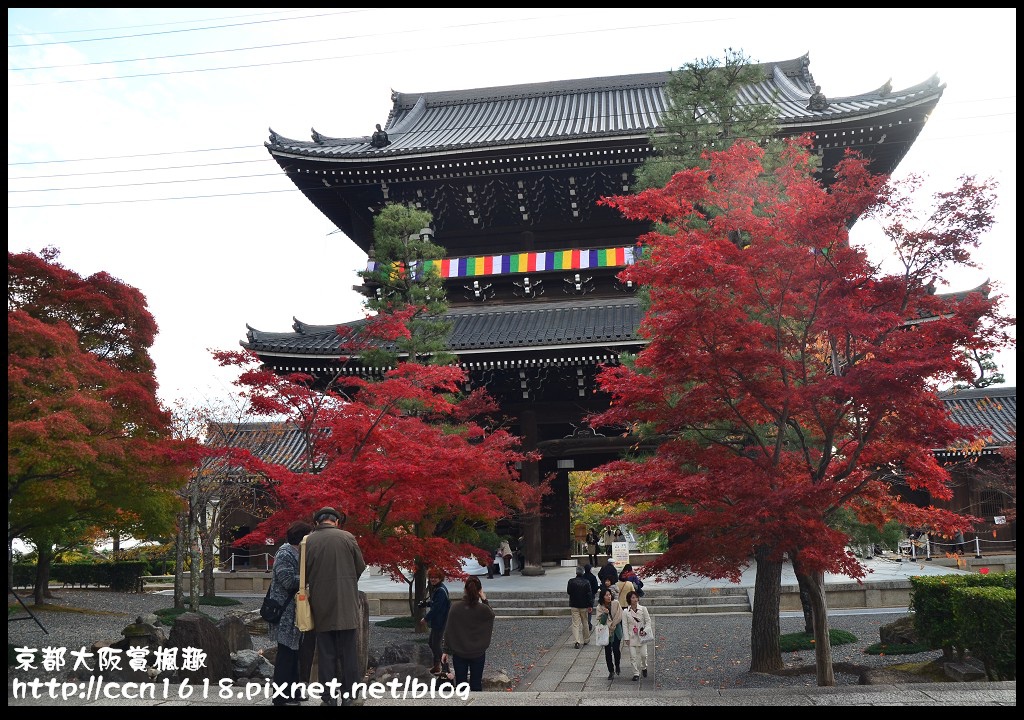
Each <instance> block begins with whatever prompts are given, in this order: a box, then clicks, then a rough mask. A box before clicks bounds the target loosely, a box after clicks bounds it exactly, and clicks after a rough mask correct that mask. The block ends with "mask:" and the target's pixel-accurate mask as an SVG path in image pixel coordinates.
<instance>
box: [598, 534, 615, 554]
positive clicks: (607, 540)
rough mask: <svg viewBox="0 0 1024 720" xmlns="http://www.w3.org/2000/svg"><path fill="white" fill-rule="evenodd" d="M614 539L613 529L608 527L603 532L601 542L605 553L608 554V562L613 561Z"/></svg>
mask: <svg viewBox="0 0 1024 720" xmlns="http://www.w3.org/2000/svg"><path fill="white" fill-rule="evenodd" d="M614 540H615V535H614V534H613V533H612V529H611V528H610V527H606V528H605V529H604V532H603V533H602V534H601V544H602V545H604V553H605V555H607V556H608V562H611V561H612V542H613V541H614Z"/></svg>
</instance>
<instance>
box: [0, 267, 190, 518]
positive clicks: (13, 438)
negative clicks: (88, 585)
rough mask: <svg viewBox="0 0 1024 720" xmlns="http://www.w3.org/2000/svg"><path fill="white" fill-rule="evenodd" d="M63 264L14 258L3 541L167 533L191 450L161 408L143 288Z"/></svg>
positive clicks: (10, 283)
mask: <svg viewBox="0 0 1024 720" xmlns="http://www.w3.org/2000/svg"><path fill="white" fill-rule="evenodd" d="M56 257H57V253H56V251H54V250H48V251H45V252H44V253H43V254H42V255H41V256H39V255H35V254H33V253H29V252H25V253H17V254H15V253H8V254H7V293H8V295H7V297H8V304H7V307H8V310H7V345H8V361H7V383H8V395H7V397H8V400H7V420H8V422H7V442H8V453H7V478H8V480H7V487H8V500H9V505H8V513H9V515H8V537H36V536H38V534H39V533H41V532H50V533H53V532H56V533H58V534H59V533H64V534H65V535H66V533H67V531H68V529H69V528H68V526H69V524H71V523H76V524H78V525H79V526H80V527H81V526H85V525H92V526H95V527H97V528H100V529H111V528H118V529H119V530H122V531H132V530H135V531H142V530H148V531H153V532H159V531H165V530H167V529H169V527H170V525H171V522H172V520H173V515H174V511H175V509H176V507H177V499H176V495H175V491H176V490H177V488H178V487H179V486H180V485H181V484H182V483H183V482H184V481H185V479H186V478H187V474H188V470H187V468H188V465H189V464H190V463H191V462H192V461H193V460H194V458H195V457H196V454H195V449H196V446H195V444H194V443H182V442H178V441H174V440H171V439H170V430H169V422H170V415H169V414H168V413H167V412H166V411H164V410H163V409H162V408H161V407H160V405H159V403H158V402H157V399H156V379H155V377H154V374H153V370H154V366H153V362H152V360H151V358H150V356H149V347H150V345H152V343H153V339H154V336H155V333H156V323H155V322H154V320H153V317H152V315H151V314H150V313H149V311H148V310H147V309H146V301H145V297H144V296H143V295H142V293H140V292H139V291H138V290H137V289H136V288H133V287H131V286H129V285H127V284H125V283H123V282H121V281H119V280H117V279H115V278H112V277H111V276H110V275H108V274H106V273H97V274H96V275H93V276H91V277H88V278H82V277H80V276H79V275H77V274H76V273H74V272H73V271H71V270H68V269H67V268H64V267H63V266H61V265H60V264H58V263H57V262H56Z"/></svg>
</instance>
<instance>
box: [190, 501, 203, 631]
mask: <svg viewBox="0 0 1024 720" xmlns="http://www.w3.org/2000/svg"><path fill="white" fill-rule="evenodd" d="M195 506H196V501H195V499H194V498H193V499H190V501H189V512H188V560H189V584H188V608H189V610H191V611H192V612H199V568H200V567H201V565H200V563H201V560H200V557H199V518H198V517H197V516H196V507H195Z"/></svg>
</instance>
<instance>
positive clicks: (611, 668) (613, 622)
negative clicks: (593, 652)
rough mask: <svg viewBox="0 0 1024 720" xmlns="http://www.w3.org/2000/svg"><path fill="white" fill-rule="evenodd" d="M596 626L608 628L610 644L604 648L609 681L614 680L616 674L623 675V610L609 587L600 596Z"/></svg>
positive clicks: (604, 588) (603, 589) (602, 589)
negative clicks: (621, 668) (621, 664)
mask: <svg viewBox="0 0 1024 720" xmlns="http://www.w3.org/2000/svg"><path fill="white" fill-rule="evenodd" d="M594 618H595V619H594V625H595V627H596V626H598V625H604V626H607V627H608V644H607V645H605V646H604V661H605V664H607V665H608V679H609V680H614V679H615V675H616V674H621V670H620V667H619V665H620V663H621V662H622V650H621V646H620V643H621V642H622V608H621V607H620V606H619V603H618V601H617V600H616V599H615V598H614V597H612V591H611V588H609V587H603V588H601V590H600V594H599V595H598V603H597V614H596V615H595V616H594Z"/></svg>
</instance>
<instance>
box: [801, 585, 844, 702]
mask: <svg viewBox="0 0 1024 720" xmlns="http://www.w3.org/2000/svg"><path fill="white" fill-rule="evenodd" d="M804 578H805V581H806V582H807V590H808V595H809V596H810V601H811V607H812V609H813V611H814V667H815V674H816V676H817V680H818V686H819V687H832V686H834V685H835V684H836V675H835V671H834V670H833V669H832V641H831V638H829V634H828V603H827V602H826V600H825V576H824V574H822V573H815V574H813V575H804ZM798 581H799V578H798ZM799 582H800V586H801V587H803V585H804V582H803V581H799Z"/></svg>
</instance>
